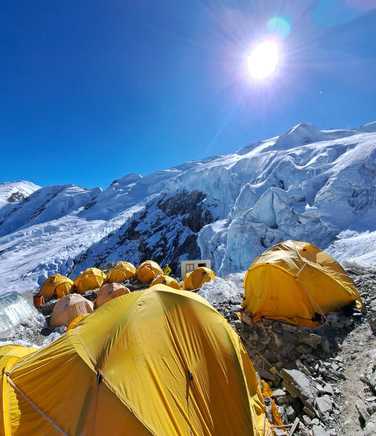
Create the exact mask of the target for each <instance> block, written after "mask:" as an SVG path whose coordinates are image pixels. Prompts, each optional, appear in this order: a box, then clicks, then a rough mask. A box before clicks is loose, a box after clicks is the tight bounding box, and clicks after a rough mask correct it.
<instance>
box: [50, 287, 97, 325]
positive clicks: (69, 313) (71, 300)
mask: <svg viewBox="0 0 376 436" xmlns="http://www.w3.org/2000/svg"><path fill="white" fill-rule="evenodd" d="M93 310H94V305H93V303H92V302H91V301H89V300H88V299H86V298H85V297H83V296H82V295H80V294H69V295H66V296H65V297H63V298H61V299H60V300H59V301H58V302H57V303H56V304H55V306H54V308H53V311H52V315H51V320H50V325H51V327H59V326H62V325H65V326H67V325H68V324H69V323H70V322H71V321H73V319H74V318H76V317H77V316H79V315H84V314H87V313H91V312H93Z"/></svg>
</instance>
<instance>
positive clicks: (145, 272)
mask: <svg viewBox="0 0 376 436" xmlns="http://www.w3.org/2000/svg"><path fill="white" fill-rule="evenodd" d="M159 274H163V271H162V268H161V267H160V266H159V265H158V264H157V262H154V261H152V260H145V262H142V264H141V265H139V267H138V268H137V279H138V280H139V281H140V282H141V283H145V284H146V283H151V282H152V281H153V280H154V279H155V278H156V277H157V276H159Z"/></svg>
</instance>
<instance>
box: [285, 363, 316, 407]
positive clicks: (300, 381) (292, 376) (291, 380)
mask: <svg viewBox="0 0 376 436" xmlns="http://www.w3.org/2000/svg"><path fill="white" fill-rule="evenodd" d="M281 376H282V378H283V385H284V387H285V388H286V390H287V391H288V392H289V393H290V395H291V396H292V397H293V398H299V399H300V400H301V401H302V402H303V404H304V405H306V406H308V407H312V405H313V403H314V398H315V397H316V394H317V389H316V388H315V387H314V386H313V384H312V382H311V380H310V379H309V378H308V377H307V376H306V375H305V374H304V373H303V372H302V371H299V370H297V369H282V370H281Z"/></svg>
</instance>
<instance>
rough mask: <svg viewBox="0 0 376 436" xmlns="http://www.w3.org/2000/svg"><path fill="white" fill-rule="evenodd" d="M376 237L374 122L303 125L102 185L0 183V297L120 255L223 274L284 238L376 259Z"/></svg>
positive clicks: (350, 257) (367, 261)
mask: <svg viewBox="0 0 376 436" xmlns="http://www.w3.org/2000/svg"><path fill="white" fill-rule="evenodd" d="M375 234H376V122H370V123H367V124H365V125H363V126H360V127H359V128H356V129H331V130H328V129H327V130H321V129H319V128H317V127H315V126H313V125H311V124H308V123H300V124H297V125H296V126H293V127H292V128H291V129H289V130H287V131H286V132H285V133H283V134H281V135H280V136H276V137H273V138H269V139H267V140H264V141H260V142H258V143H255V144H251V145H249V146H247V147H245V148H243V149H240V150H238V151H237V152H235V153H232V154H229V155H224V156H215V157H211V158H208V159H205V160H202V161H196V162H187V163H185V164H183V165H179V166H176V167H173V168H169V169H165V170H161V171H157V172H155V173H152V174H149V175H139V174H128V175H126V176H124V177H123V178H120V179H118V180H115V181H114V182H113V183H112V184H111V185H110V186H109V187H107V188H106V189H101V188H94V189H85V188H81V187H78V186H74V185H62V186H46V187H40V186H37V185H35V184H33V183H31V182H26V181H22V182H11V183H2V184H0V293H4V292H8V291H17V292H27V291H32V290H34V289H35V288H37V287H38V286H39V285H40V283H41V282H42V281H43V280H44V279H45V278H46V277H47V276H48V275H49V274H51V273H55V272H60V273H63V274H68V275H71V276H72V277H75V276H76V275H77V274H79V272H80V271H81V270H82V269H84V268H85V267H87V266H93V265H96V266H102V267H105V266H108V265H109V264H111V263H113V262H115V261H117V260H118V259H127V260H129V261H131V262H135V263H138V262H140V261H142V260H144V259H145V258H147V257H153V258H154V259H155V260H157V261H159V262H161V263H162V264H167V263H168V264H171V265H172V266H173V269H175V270H176V271H178V264H179V261H180V260H183V259H187V258H190V257H198V256H199V257H202V258H209V259H211V261H212V263H213V267H214V269H215V270H216V271H217V273H218V274H219V275H221V276H226V275H228V274H230V273H237V272H242V271H244V270H246V269H247V268H248V267H249V265H250V263H251V262H252V260H253V259H254V257H255V256H257V255H259V254H260V253H261V252H262V251H263V250H265V249H266V248H267V247H269V246H270V245H272V244H274V243H277V242H279V241H281V240H284V239H302V240H307V241H310V242H313V243H315V244H316V245H318V246H319V247H321V248H324V249H326V248H327V249H328V250H329V251H330V252H331V253H332V254H333V255H335V256H336V257H338V258H339V259H340V260H341V261H343V262H346V261H348V262H350V263H357V264H359V265H364V266H375V265H376V253H375V250H374V249H373V246H374V245H373V241H375V240H376V237H375ZM355 247H356V248H355Z"/></svg>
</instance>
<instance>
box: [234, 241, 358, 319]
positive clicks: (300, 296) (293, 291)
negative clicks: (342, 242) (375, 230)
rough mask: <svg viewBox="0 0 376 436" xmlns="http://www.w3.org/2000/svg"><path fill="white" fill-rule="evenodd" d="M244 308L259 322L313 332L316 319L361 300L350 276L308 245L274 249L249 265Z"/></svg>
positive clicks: (291, 244) (290, 244) (289, 243)
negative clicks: (274, 321)
mask: <svg viewBox="0 0 376 436" xmlns="http://www.w3.org/2000/svg"><path fill="white" fill-rule="evenodd" d="M244 289H245V293H244V303H243V306H244V309H245V310H246V312H248V314H249V315H250V316H251V317H252V318H253V320H254V321H257V320H258V319H260V318H262V317H266V318H271V319H279V320H284V321H287V322H290V323H293V324H298V325H303V326H307V327H313V326H315V325H317V322H315V320H314V318H315V316H316V315H324V314H325V313H328V312H332V311H337V310H340V309H341V308H343V307H344V306H346V305H348V304H350V303H352V302H356V304H357V306H358V307H359V308H361V307H362V300H361V297H360V295H359V293H358V291H357V290H356V287H355V285H354V283H353V281H352V280H351V279H350V277H349V276H348V275H347V274H346V273H345V271H344V270H343V269H342V267H341V266H340V265H339V264H338V263H337V262H336V261H335V260H334V259H333V258H331V257H330V256H329V255H328V254H326V253H325V252H323V251H321V250H320V249H318V248H317V247H315V246H314V245H312V244H309V243H308V242H300V241H286V242H282V243H280V244H277V245H274V246H273V247H272V248H270V249H269V250H266V251H265V252H264V253H263V254H262V255H261V256H259V257H258V258H257V259H256V260H255V261H254V262H253V263H252V265H251V266H250V268H249V270H248V271H247V273H246V276H245V279H244Z"/></svg>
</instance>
